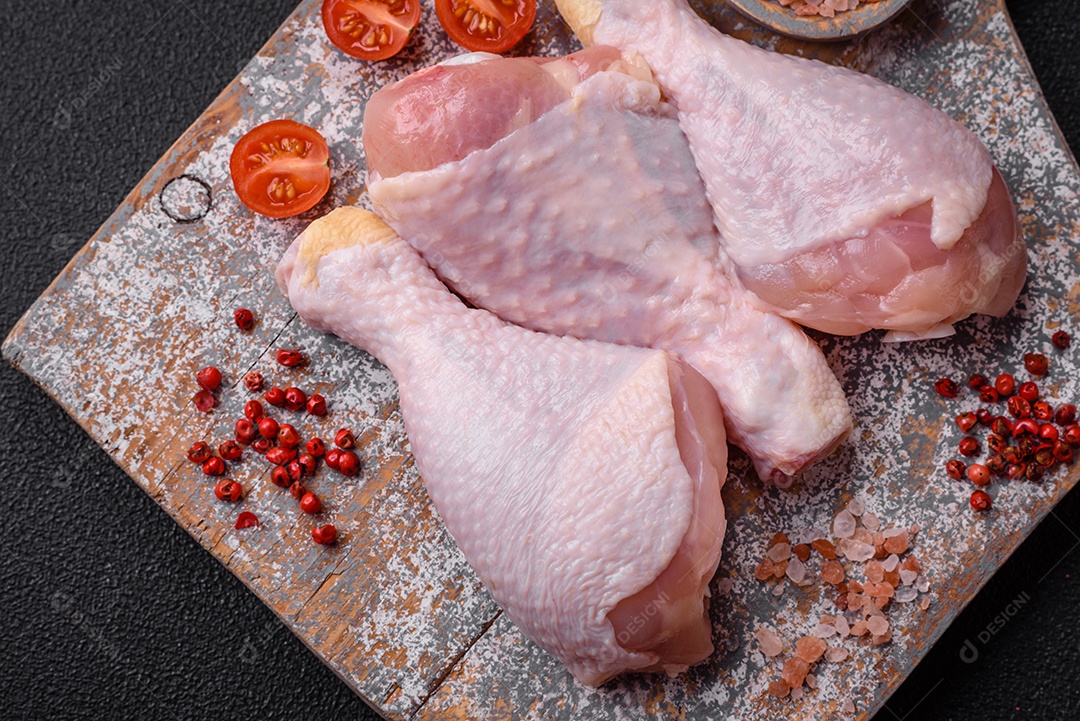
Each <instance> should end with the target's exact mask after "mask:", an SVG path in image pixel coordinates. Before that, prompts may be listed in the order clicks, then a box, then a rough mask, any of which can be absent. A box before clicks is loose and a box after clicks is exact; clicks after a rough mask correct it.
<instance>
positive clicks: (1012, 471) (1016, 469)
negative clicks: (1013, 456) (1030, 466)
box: [1005, 463, 1027, 481]
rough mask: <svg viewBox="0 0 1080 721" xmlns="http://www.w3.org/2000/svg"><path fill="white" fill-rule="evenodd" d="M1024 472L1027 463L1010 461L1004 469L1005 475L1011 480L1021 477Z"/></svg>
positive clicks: (1025, 471)
mask: <svg viewBox="0 0 1080 721" xmlns="http://www.w3.org/2000/svg"><path fill="white" fill-rule="evenodd" d="M1025 473H1027V465H1026V464H1024V463H1010V464H1009V467H1008V468H1006V469H1005V477H1006V478H1008V479H1009V480H1011V481H1015V480H1016V479H1018V478H1023V477H1024V474H1025Z"/></svg>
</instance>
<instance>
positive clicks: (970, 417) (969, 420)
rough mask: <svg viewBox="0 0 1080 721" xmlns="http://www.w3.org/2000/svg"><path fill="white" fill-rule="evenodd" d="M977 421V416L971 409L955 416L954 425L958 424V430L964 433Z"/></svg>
mask: <svg viewBox="0 0 1080 721" xmlns="http://www.w3.org/2000/svg"><path fill="white" fill-rule="evenodd" d="M978 422H979V417H978V416H976V415H975V414H974V413H972V412H971V411H967V412H965V413H961V414H960V415H958V416H957V417H956V425H958V426H960V430H962V431H963V432H964V433H967V432H968V431H970V430H971V429H972V428H974V427H975V424H976V423H978Z"/></svg>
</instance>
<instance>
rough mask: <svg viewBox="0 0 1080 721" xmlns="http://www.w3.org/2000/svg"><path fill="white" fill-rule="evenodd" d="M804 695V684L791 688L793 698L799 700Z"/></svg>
mask: <svg viewBox="0 0 1080 721" xmlns="http://www.w3.org/2000/svg"><path fill="white" fill-rule="evenodd" d="M802 696H803V690H802V686H800V687H798V688H793V689H791V700H792V701H798V700H799V699H801V698H802Z"/></svg>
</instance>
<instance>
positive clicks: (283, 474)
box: [270, 466, 292, 488]
mask: <svg viewBox="0 0 1080 721" xmlns="http://www.w3.org/2000/svg"><path fill="white" fill-rule="evenodd" d="M270 482H271V483H273V484H274V485H275V486H278V487H280V488H288V487H289V486H290V485H292V479H291V478H289V470H288V469H287V468H285V466H274V467H273V468H272V469H270Z"/></svg>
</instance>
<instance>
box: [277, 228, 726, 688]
mask: <svg viewBox="0 0 1080 721" xmlns="http://www.w3.org/2000/svg"><path fill="white" fill-rule="evenodd" d="M278 283H279V285H280V286H281V288H282V289H283V290H284V291H285V293H286V294H287V295H288V297H289V300H290V301H291V303H292V305H293V307H294V308H295V309H296V311H297V313H299V314H300V316H301V318H303V319H304V320H305V321H306V322H307V323H309V324H311V325H313V326H315V327H316V328H319V329H322V330H325V331H328V332H331V333H335V334H337V335H338V336H340V337H341V338H343V339H344V340H346V341H348V342H350V343H353V344H354V345H356V346H358V347H360V348H363V349H365V350H367V351H369V352H371V353H372V354H374V355H375V356H376V357H377V358H379V359H380V360H382V361H383V362H384V363H386V365H387V366H388V367H389V368H390V370H391V372H393V374H394V377H395V378H396V379H397V382H398V389H399V392H400V397H401V410H402V415H403V417H404V421H405V427H406V430H407V432H408V435H409V441H410V444H411V447H412V453H413V456H414V457H415V459H416V464H417V468H418V469H419V471H420V473H421V475H422V476H423V478H424V482H425V485H426V488H427V490H428V493H429V494H430V496H431V499H432V500H433V501H434V503H435V506H436V507H437V508H438V511H439V515H440V516H441V517H442V519H443V521H444V522H445V523H446V525H447V528H448V529H449V530H450V532H451V534H453V536H454V539H455V540H456V541H457V542H458V545H459V546H460V547H461V549H462V551H463V552H464V553H465V556H466V558H468V560H469V562H470V563H471V564H472V566H473V568H474V569H475V570H476V572H477V574H478V575H479V576H480V578H482V579H483V581H484V583H485V584H486V585H487V588H488V590H489V591H490V592H491V594H492V596H493V597H494V598H495V600H496V601H498V602H499V604H500V605H501V606H502V607H503V608H504V609H505V610H506V612H507V614H508V615H509V616H510V618H512V619H513V620H514V622H515V623H517V624H518V626H519V627H520V628H521V629H522V631H524V632H525V633H526V634H527V635H529V636H530V637H531V638H533V639H534V640H535V641H536V642H537V643H539V644H540V645H541V646H543V647H544V648H545V649H547V650H548V651H549V652H551V653H552V654H554V655H555V656H557V657H558V658H559V659H561V660H562V661H563V662H564V663H566V665H567V666H568V667H569V668H570V670H571V671H572V672H573V673H574V675H575V676H576V677H577V678H578V679H580V680H581V681H582V682H584V683H588V684H599V683H602V682H604V681H605V680H607V679H609V678H611V677H613V676H614V675H616V674H618V673H621V672H623V671H653V670H663V671H667V672H669V673H677V672H679V671H682V670H684V669H685V668H687V667H688V666H690V665H691V664H694V663H697V662H698V661H701V660H702V659H704V658H706V657H707V656H708V655H709V654H711V653H712V642H711V626H710V624H709V619H708V615H707V605H708V597H707V588H708V583H709V581H710V579H711V578H712V575H713V574H714V573H715V571H716V566H717V563H718V562H719V559H720V547H721V540H722V539H723V535H724V528H725V521H724V509H723V505H722V503H721V499H720V489H721V486H722V484H723V480H724V476H725V464H726V460H727V458H726V444H725V439H724V429H723V418H722V415H721V411H720V405H719V403H718V401H717V399H716V394H715V393H714V392H713V390H712V389H711V388H710V387H709V385H708V384H707V383H706V382H705V381H704V380H703V379H702V378H701V376H700V375H698V374H697V373H696V372H695V371H694V370H693V369H692V368H690V367H689V366H687V365H685V364H683V363H682V362H681V361H679V360H678V359H677V358H676V357H675V356H673V355H670V354H668V353H664V352H661V351H651V350H643V349H638V348H630V347H626V346H616V345H608V344H603V343H595V342H587V341H579V340H575V339H569V338H558V337H556V336H550V335H543V334H540V333H534V332H532V331H528V330H525V329H522V328H518V327H515V326H512V325H508V324H506V323H505V322H503V321H501V320H499V319H498V318H496V317H495V316H493V315H491V314H490V313H488V312H486V311H481V310H474V309H469V308H467V307H466V306H465V305H464V304H463V303H462V302H461V301H460V300H458V299H457V298H456V297H455V296H454V295H453V294H451V293H450V292H449V291H448V290H447V289H446V288H445V287H444V286H443V285H442V284H441V283H440V282H439V281H438V280H437V279H436V278H435V276H434V274H432V272H431V271H430V269H429V268H428V267H427V266H426V265H424V263H423V261H422V260H421V259H420V257H419V256H418V255H417V254H416V252H415V251H414V250H412V249H411V248H410V247H409V246H408V245H407V244H406V243H405V242H404V241H402V240H401V239H400V238H399V237H398V236H397V235H396V234H395V233H394V232H393V231H392V230H391V229H390V228H389V227H387V226H386V225H385V224H384V223H382V222H381V221H380V220H378V219H377V218H376V217H375V216H374V215H373V214H371V213H369V212H368V211H365V210H360V209H357V208H340V209H338V210H335V211H334V212H332V213H330V214H329V215H328V216H326V217H325V218H322V219H321V220H317V221H315V222H314V223H312V224H311V226H309V227H308V229H307V230H306V231H305V232H304V233H303V235H301V236H300V238H298V239H297V240H296V242H295V243H293V245H292V247H291V248H290V249H289V251H288V253H287V254H286V255H285V257H284V259H283V260H282V261H281V263H280V265H279V267H278Z"/></svg>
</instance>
